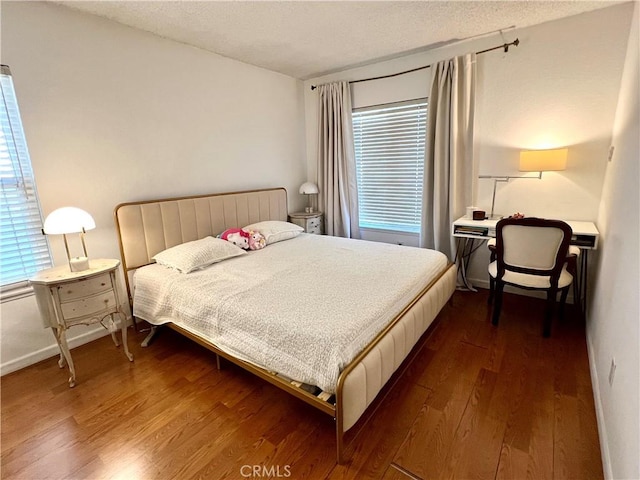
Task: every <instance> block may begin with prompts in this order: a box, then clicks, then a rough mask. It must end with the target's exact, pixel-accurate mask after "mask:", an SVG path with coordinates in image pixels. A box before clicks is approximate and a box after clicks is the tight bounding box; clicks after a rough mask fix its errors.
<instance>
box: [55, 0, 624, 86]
mask: <svg viewBox="0 0 640 480" xmlns="http://www.w3.org/2000/svg"><path fill="white" fill-rule="evenodd" d="M55 3H59V4H63V5H66V6H68V7H70V8H73V9H76V10H81V11H83V12H87V13H91V14H95V15H99V16H101V17H106V18H109V19H111V20H114V21H116V22H119V23H122V24H124V25H128V26H131V27H135V28H138V29H141V30H145V31H148V32H152V33H155V34H156V35H160V36H161V37H165V38H169V39H172V40H177V41H179V42H183V43H186V44H189V45H193V46H196V47H200V48H203V49H205V50H208V51H211V52H215V53H218V54H220V55H224V56H226V57H230V58H233V59H236V60H240V61H242V62H246V63H249V64H252V65H257V66H260V67H264V68H267V69H269V70H273V71H276V72H280V73H283V74H285V75H289V76H292V77H295V78H299V79H303V80H304V79H308V78H313V77H317V76H321V75H323V74H326V73H332V72H336V71H339V70H344V69H346V68H349V67H353V66H357V65H364V64H366V63H371V62H374V61H376V60H380V59H388V58H391V57H394V56H400V55H403V54H407V53H413V52H417V51H420V50H425V49H428V48H433V47H435V46H438V45H442V44H446V43H450V42H454V41H456V40H460V39H465V38H470V37H474V36H478V35H483V34H487V33H490V32H496V31H498V30H506V29H509V28H510V27H514V26H515V27H517V28H521V27H527V26H530V25H535V24H538V23H542V22H546V21H549V20H555V19H558V18H563V17H568V16H571V15H576V14H579V13H582V12H587V11H591V10H596V9H599V8H605V7H609V6H612V5H614V4H617V3H622V2H617V1H603V0H600V1H583V0H571V1H548V0H546V1H531V0H518V1H514V0H511V1H508V0H503V1H483V0H475V1H436V0H430V1H426V0H423V1H295V0H294V1H278V2H275V1H191V0H183V1H148V0H147V1H117V0H116V1H111V0H108V1H73V0H66V1H57V2H55ZM509 40H512V39H509Z"/></svg>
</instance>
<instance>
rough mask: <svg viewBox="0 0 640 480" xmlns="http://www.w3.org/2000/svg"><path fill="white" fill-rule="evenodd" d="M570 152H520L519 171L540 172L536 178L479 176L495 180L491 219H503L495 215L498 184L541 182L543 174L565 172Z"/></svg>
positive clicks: (566, 150)
mask: <svg viewBox="0 0 640 480" xmlns="http://www.w3.org/2000/svg"><path fill="white" fill-rule="evenodd" d="M568 151H569V149H568V148H556V149H553V150H522V151H521V152H520V168H519V170H520V171H521V172H538V175H537V176H535V177H520V176H510V175H479V176H478V178H491V179H493V195H492V196H491V213H490V214H489V219H490V220H496V219H499V218H501V216H500V215H495V214H494V207H495V203H496V188H497V187H498V182H504V183H507V182H508V181H509V180H511V179H516V178H523V179H524V178H530V179H538V180H540V179H542V172H552V171H560V170H565V169H566V168H567V154H568ZM498 217H499V218H498Z"/></svg>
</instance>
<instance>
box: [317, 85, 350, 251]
mask: <svg viewBox="0 0 640 480" xmlns="http://www.w3.org/2000/svg"><path fill="white" fill-rule="evenodd" d="M318 89H319V91H320V92H319V108H318V186H319V187H320V193H319V195H318V200H319V202H320V207H321V209H322V211H323V212H324V222H325V233H327V235H335V236H338V237H347V238H360V228H359V227H358V190H357V184H356V158H355V152H354V148H353V125H352V122H351V90H350V88H349V83H348V82H337V83H330V84H327V85H320V86H319V87H318Z"/></svg>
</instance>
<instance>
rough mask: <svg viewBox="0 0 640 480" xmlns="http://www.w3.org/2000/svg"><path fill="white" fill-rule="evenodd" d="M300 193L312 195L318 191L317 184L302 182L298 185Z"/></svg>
mask: <svg viewBox="0 0 640 480" xmlns="http://www.w3.org/2000/svg"><path fill="white" fill-rule="evenodd" d="M300 193H301V194H303V195H314V194H316V193H318V186H317V185H316V184H315V183H313V182H304V183H303V184H302V185H300Z"/></svg>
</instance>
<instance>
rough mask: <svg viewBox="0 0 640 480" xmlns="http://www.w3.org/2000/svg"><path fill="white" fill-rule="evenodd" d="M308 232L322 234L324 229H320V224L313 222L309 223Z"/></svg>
mask: <svg viewBox="0 0 640 480" xmlns="http://www.w3.org/2000/svg"><path fill="white" fill-rule="evenodd" d="M306 232H307V233H313V234H314V235H320V234H322V231H321V230H320V225H312V224H311V223H308V224H307V230H306Z"/></svg>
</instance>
